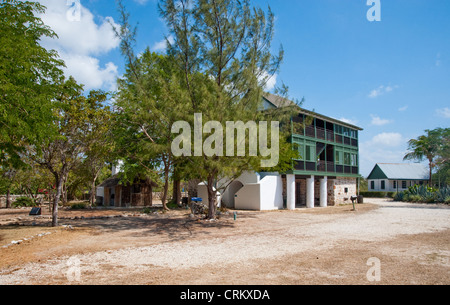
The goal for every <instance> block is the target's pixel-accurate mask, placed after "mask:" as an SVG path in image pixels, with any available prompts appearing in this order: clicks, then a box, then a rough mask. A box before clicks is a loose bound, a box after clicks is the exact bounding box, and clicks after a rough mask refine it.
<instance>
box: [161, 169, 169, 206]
mask: <svg viewBox="0 0 450 305" xmlns="http://www.w3.org/2000/svg"><path fill="white" fill-rule="evenodd" d="M168 192H169V168H168V167H167V166H165V168H164V190H163V196H162V198H161V201H162V204H163V209H164V210H166V211H169V210H170V209H169V208H168V207H167V202H166V201H167V193H168Z"/></svg>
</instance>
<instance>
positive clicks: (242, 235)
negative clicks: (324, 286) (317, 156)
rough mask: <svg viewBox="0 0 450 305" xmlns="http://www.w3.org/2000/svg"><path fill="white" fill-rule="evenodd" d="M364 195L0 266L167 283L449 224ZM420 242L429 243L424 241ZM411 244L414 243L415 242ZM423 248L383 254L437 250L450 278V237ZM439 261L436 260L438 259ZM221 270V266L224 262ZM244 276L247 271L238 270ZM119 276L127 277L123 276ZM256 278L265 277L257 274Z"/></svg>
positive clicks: (9, 279) (439, 209)
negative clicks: (348, 204) (358, 207)
mask: <svg viewBox="0 0 450 305" xmlns="http://www.w3.org/2000/svg"><path fill="white" fill-rule="evenodd" d="M366 201H370V203H373V204H375V205H377V208H374V209H372V210H369V211H367V212H363V213H359V212H347V213H322V212H321V211H320V210H319V209H316V211H314V213H311V212H309V211H307V210H300V211H296V212H287V211H283V212H271V213H261V214H258V213H253V214H249V215H251V216H252V217H248V218H245V219H238V221H241V222H242V225H241V226H239V227H238V228H234V229H233V228H230V229H226V228H225V229H223V230H229V232H227V233H226V234H218V235H217V236H214V235H212V234H211V236H209V235H207V236H206V237H202V238H192V239H182V240H176V241H170V240H168V241H166V242H161V243H151V244H149V245H148V246H139V247H126V248H121V249H113V250H105V251H98V252H89V253H82V254H79V255H71V256H63V257H54V258H52V259H50V260H47V261H45V262H40V263H28V264H25V265H22V266H20V267H19V268H18V267H15V268H13V269H11V268H10V269H7V270H0V284H2V285H4V284H32V283H49V284H53V283H58V284H60V283H63V284H70V283H76V284H78V283H83V284H92V283H103V284H104V283H122V282H123V281H131V282H129V283H167V282H166V281H164V280H162V282H158V281H156V282H154V281H152V280H151V278H152V276H153V277H155V278H157V277H156V275H155V274H158V273H159V274H164V273H165V272H169V271H170V272H174V271H175V273H176V274H178V278H177V279H173V278H172V279H173V281H172V282H169V283H170V284H171V283H173V282H178V283H179V282H183V280H186V278H185V277H183V276H182V275H181V274H183V273H185V274H190V275H192V272H194V271H193V270H196V271H198V273H199V274H201V273H202V271H201V270H202V268H204V269H205V270H212V269H214V266H221V268H224V269H227V268H228V267H230V268H231V267H232V266H234V268H238V269H240V270H246V268H247V269H248V268H254V267H255V265H257V264H264V263H263V262H269V261H270V262H271V263H273V264H275V265H276V264H277V262H280V258H286V259H288V258H289V257H295V256H303V257H304V258H305V259H306V257H307V256H308V255H311V254H312V253H320V254H323V253H333V252H332V251H333V249H337V247H338V248H339V249H341V250H342V249H346V245H347V244H348V245H351V247H355V245H358V244H361V245H363V244H372V245H383V243H385V242H388V241H392V240H394V239H396V238H399V237H405V236H406V237H407V236H416V235H420V234H422V235H423V234H435V233H445V232H447V233H448V232H450V231H448V230H449V229H450V208H449V207H448V206H443V205H421V204H407V203H399V202H391V201H387V200H383V199H366ZM317 210H319V211H318V212H317ZM323 211H325V209H324V210H323ZM243 215H245V214H243ZM244 222H245V223H244ZM246 227H247V228H246ZM446 235H448V234H446ZM444 237H445V235H444ZM421 245H422V246H423V243H422V244H421ZM408 247H412V248H413V247H414V245H410V246H408ZM421 249H422V252H423V253H422V252H420V251H419V252H417V253H409V252H408V251H406V250H405V251H406V252H402V253H400V251H398V249H395V247H394V249H392V253H391V254H389V253H387V252H389V251H390V250H389V251H388V250H386V249H384V250H383V255H391V256H396V257H397V258H398V257H399V256H401V255H403V256H407V257H409V259H414V260H419V261H420V260H421V259H423V257H424V255H427V253H428V254H429V253H435V254H436V253H437V254H436V255H438V256H439V262H438V263H439V268H441V270H442V272H443V273H444V274H443V275H441V277H440V278H441V279H442V278H443V279H444V282H445V281H446V280H447V284H450V279H449V270H450V263H449V257H450V245H449V244H448V243H445V240H444V242H443V243H440V244H438V245H426V247H422V248H421ZM349 250H350V249H349ZM361 250H362V249H361ZM0 251H1V250H0ZM364 251H367V249H364ZM377 251H378V252H376V251H375V252H374V254H378V255H380V252H379V251H381V250H379V249H378V250H377ZM386 253H387V254H386ZM0 255H1V253H0ZM368 255H370V252H369V254H368ZM317 259H318V258H317ZM334 259H336V258H334ZM281 261H283V260H281ZM286 264H287V263H286ZM433 264H434V265H435V264H436V261H434V262H433ZM236 266H238V267H236ZM306 266H307V265H305V268H307V267H306ZM314 268H316V269H317V267H314ZM343 268H344V267H343ZM442 268H443V269H442ZM216 269H217V268H216ZM278 269H279V266H277V268H274V274H275V275H276V273H277V272H278V273H280V272H281V271H279V270H278ZM217 270H219V272H220V269H217ZM276 270H278V271H276ZM344 271H345V270H343V272H344ZM267 272H268V273H270V271H267ZM344 273H345V272H344ZM118 274H121V276H118ZM187 276H188V275H186V277H187ZM225 276H226V274H222V275H221V277H220V278H221V279H222V281H225V282H227V283H229V281H227V280H226V279H225V280H224V278H225ZM278 276H281V275H280V274H278ZM297 276H299V275H298V274H297ZM244 277H245V275H244V274H242V275H240V276H239V277H238V278H241V279H243V278H244ZM112 278H113V279H115V280H112ZM117 278H123V281H120V280H117ZM266 278H269V276H268V275H267V276H266ZM133 279H134V281H133ZM78 280H79V281H80V282H78ZM166 280H167V277H166ZM214 280H216V281H217V280H218V279H217V276H214V275H211V274H209V275H208V276H207V277H205V278H204V279H203V280H202V279H198V280H197V283H199V284H206V281H208V282H209V281H214ZM256 282H258V283H260V281H259V280H258V281H256ZM262 283H267V282H264V281H262ZM275 283H279V281H278V280H277V281H275ZM287 283H291V282H290V281H287Z"/></svg>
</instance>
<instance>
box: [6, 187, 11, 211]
mask: <svg viewBox="0 0 450 305" xmlns="http://www.w3.org/2000/svg"><path fill="white" fill-rule="evenodd" d="M6 208H7V209H9V208H11V190H10V189H9V188H8V190H7V191H6Z"/></svg>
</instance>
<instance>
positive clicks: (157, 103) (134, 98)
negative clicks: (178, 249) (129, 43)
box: [115, 49, 186, 209]
mask: <svg viewBox="0 0 450 305" xmlns="http://www.w3.org/2000/svg"><path fill="white" fill-rule="evenodd" d="M128 52H131V51H128ZM182 94H183V93H182V91H180V81H179V80H178V78H177V74H176V73H174V66H173V60H172V59H171V58H169V57H168V56H165V55H161V54H156V53H152V52H150V50H149V49H147V50H146V51H145V52H143V53H142V54H141V55H140V56H139V57H138V58H136V59H134V60H133V62H129V63H128V65H127V72H126V73H125V75H124V77H123V78H122V79H121V80H119V93H118V95H117V97H116V103H115V105H116V107H117V109H118V114H117V124H116V125H115V135H116V140H117V143H118V148H120V149H119V150H120V151H121V154H122V157H123V159H124V161H125V164H124V170H125V174H126V176H128V179H127V180H129V181H133V180H134V179H135V178H136V177H138V176H139V175H141V176H142V175H143V176H145V178H146V179H152V180H155V181H158V180H159V178H161V179H162V181H163V182H164V187H163V195H162V198H161V200H162V203H163V206H164V209H168V208H167V198H168V191H169V183H170V175H171V173H172V172H173V168H174V164H175V162H176V159H175V158H174V156H173V155H172V152H171V143H172V140H173V138H174V135H173V134H172V133H171V127H172V125H173V123H174V122H175V121H177V120H179V118H180V113H184V110H183V105H185V104H186V103H182V102H180V100H182V99H183V96H182ZM140 178H142V177H140Z"/></svg>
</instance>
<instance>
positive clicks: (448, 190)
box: [394, 185, 450, 204]
mask: <svg viewBox="0 0 450 305" xmlns="http://www.w3.org/2000/svg"><path fill="white" fill-rule="evenodd" d="M394 200H397V201H404V202H419V203H446V204H450V187H445V188H441V189H436V188H433V187H428V186H425V185H415V186H411V187H410V188H409V189H408V190H406V191H403V192H398V193H395V194H394Z"/></svg>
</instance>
